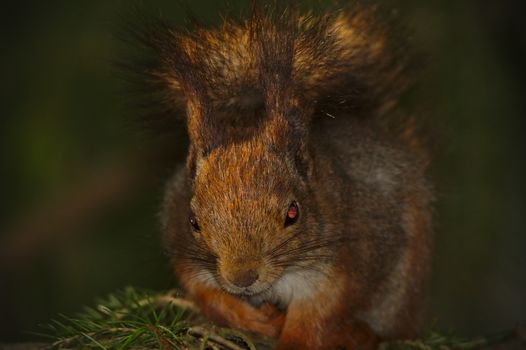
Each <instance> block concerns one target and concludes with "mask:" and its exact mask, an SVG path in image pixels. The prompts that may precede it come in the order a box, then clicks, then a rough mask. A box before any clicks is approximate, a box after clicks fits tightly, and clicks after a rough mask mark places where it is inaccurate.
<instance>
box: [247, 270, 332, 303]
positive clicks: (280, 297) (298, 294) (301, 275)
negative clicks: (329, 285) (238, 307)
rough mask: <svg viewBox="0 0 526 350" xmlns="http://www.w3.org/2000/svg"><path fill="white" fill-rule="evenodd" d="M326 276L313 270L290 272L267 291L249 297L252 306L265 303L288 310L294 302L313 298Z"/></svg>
mask: <svg viewBox="0 0 526 350" xmlns="http://www.w3.org/2000/svg"><path fill="white" fill-rule="evenodd" d="M325 278H326V274H324V273H321V272H319V271H312V270H296V271H288V272H285V273H284V274H283V276H281V277H280V278H279V279H278V280H277V281H276V282H275V283H274V285H273V286H272V287H270V288H269V289H267V290H266V291H264V292H262V293H260V294H256V295H252V296H249V297H248V300H249V301H250V303H251V304H254V305H261V304H262V303H264V302H270V303H272V304H277V305H278V306H279V307H282V308H286V307H287V306H288V305H289V304H290V303H291V302H292V301H299V300H303V299H309V298H311V297H313V296H314V295H315V294H317V292H318V291H319V288H320V286H321V285H322V284H323V283H321V282H322V280H323V279H325Z"/></svg>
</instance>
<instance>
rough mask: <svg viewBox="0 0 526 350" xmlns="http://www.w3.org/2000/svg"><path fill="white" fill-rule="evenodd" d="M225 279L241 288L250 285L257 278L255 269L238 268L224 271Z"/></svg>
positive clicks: (257, 274)
mask: <svg viewBox="0 0 526 350" xmlns="http://www.w3.org/2000/svg"><path fill="white" fill-rule="evenodd" d="M224 277H225V279H226V280H227V281H228V282H230V283H232V284H233V285H235V286H237V287H241V288H246V287H250V286H251V285H253V284H254V282H256V281H257V279H258V278H259V273H258V272H257V271H256V270H255V269H250V268H249V269H246V268H239V269H234V270H231V271H229V272H228V273H225V276H224Z"/></svg>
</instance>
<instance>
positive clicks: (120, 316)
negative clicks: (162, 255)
mask: <svg viewBox="0 0 526 350" xmlns="http://www.w3.org/2000/svg"><path fill="white" fill-rule="evenodd" d="M44 333H45V334H43V336H46V337H47V338H49V339H50V342H51V343H50V345H49V346H48V347H47V348H48V349H99V350H102V349H123V350H124V349H167V350H179V349H188V350H208V349H211V350H256V349H257V350H261V349H270V348H272V344H273V342H272V341H270V340H268V339H256V338H253V337H251V336H249V335H247V334H245V333H243V332H240V331H237V330H232V329H226V328H219V327H216V326H213V325H211V324H210V323H207V322H206V320H204V319H203V318H202V317H200V316H199V314H198V312H197V309H196V308H195V306H194V305H193V304H192V303H190V302H188V301H187V300H184V299H182V298H181V297H180V296H179V294H178V293H177V292H176V291H169V292H166V293H156V292H151V291H140V290H137V289H135V288H132V287H128V288H125V289H124V290H123V291H121V292H118V293H115V294H112V295H109V296H108V297H107V298H105V299H100V300H97V303H96V306H95V307H86V308H85V309H84V311H83V312H82V313H79V314H78V315H76V316H75V317H69V316H65V315H60V317H59V318H58V319H57V320H53V321H51V322H50V323H49V324H48V325H46V326H45V332H44ZM517 334H518V330H517V331H513V332H507V333H503V334H500V335H497V336H494V337H480V338H475V339H463V338H458V337H454V336H449V335H443V334H439V333H436V332H432V333H429V334H428V335H427V336H426V337H423V338H420V339H413V340H407V341H398V342H392V343H386V344H382V346H381V348H382V349H383V350H405V349H408V350H435V349H437V350H448V349H481V348H488V347H490V346H491V345H492V344H501V343H503V342H506V341H508V340H509V339H512V338H516V337H517ZM522 341H524V339H523V340H522Z"/></svg>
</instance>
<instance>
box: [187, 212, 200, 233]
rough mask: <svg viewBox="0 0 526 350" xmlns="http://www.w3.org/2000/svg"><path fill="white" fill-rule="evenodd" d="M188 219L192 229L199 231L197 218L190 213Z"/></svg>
mask: <svg viewBox="0 0 526 350" xmlns="http://www.w3.org/2000/svg"><path fill="white" fill-rule="evenodd" d="M188 220H189V221H190V225H192V228H193V229H194V231H196V232H199V231H200V229H199V224H198V223H197V219H196V218H195V215H194V214H191V215H190V217H189V219H188Z"/></svg>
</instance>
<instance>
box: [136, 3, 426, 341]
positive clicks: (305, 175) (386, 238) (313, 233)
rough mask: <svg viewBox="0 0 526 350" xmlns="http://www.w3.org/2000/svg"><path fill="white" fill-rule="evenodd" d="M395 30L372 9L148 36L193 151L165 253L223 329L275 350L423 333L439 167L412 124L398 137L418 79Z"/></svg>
mask: <svg viewBox="0 0 526 350" xmlns="http://www.w3.org/2000/svg"><path fill="white" fill-rule="evenodd" d="M384 23H385V22H381V21H378V20H377V16H376V14H375V9H374V8H364V7H353V8H350V9H347V10H342V11H336V12H335V13H331V14H329V13H327V14H324V15H316V16H315V15H313V14H301V13H300V12H299V11H297V10H294V9H290V8H285V9H277V8H276V7H269V8H263V9H261V8H255V9H254V11H253V14H252V16H251V17H250V18H249V19H247V20H245V21H234V20H229V19H225V20H224V22H223V23H222V25H220V26H219V27H218V28H211V29H208V28H202V27H198V28H195V29H194V30H193V31H185V30H181V29H174V28H171V27H169V26H167V25H165V24H159V23H158V24H155V25H153V26H151V27H150V29H151V30H150V31H147V32H149V33H150V34H144V33H143V34H142V35H141V36H140V38H141V40H142V42H143V43H145V44H147V45H148V46H149V47H150V48H152V49H154V51H155V52H156V54H157V55H158V65H157V66H156V67H154V68H152V69H150V70H148V71H147V74H148V75H149V77H150V78H151V81H153V82H155V83H156V84H157V85H156V86H157V87H163V89H162V90H160V93H159V95H160V96H162V100H163V101H162V103H164V105H165V106H167V108H169V109H173V110H177V111H184V113H183V114H182V115H184V116H185V120H186V123H187V130H188V135H189V138H190V147H189V154H188V158H187V164H186V167H185V168H184V169H181V170H179V171H177V173H176V175H175V176H174V178H173V179H172V180H171V181H170V183H169V185H168V187H167V191H166V196H165V203H164V207H163V213H162V218H163V231H164V236H165V243H166V247H167V251H168V252H169V253H170V255H171V256H172V264H173V267H174V271H175V272H176V274H177V276H178V278H179V281H180V283H181V285H182V286H183V287H184V288H185V290H186V292H187V296H188V297H189V298H191V299H193V300H194V301H196V302H197V303H198V304H199V305H200V307H201V309H202V310H203V312H204V313H205V314H206V315H208V316H209V317H210V318H211V319H212V320H215V321H216V322H219V323H224V324H226V325H229V326H232V327H238V328H241V329H245V330H249V331H254V332H258V333H260V334H263V335H266V336H271V337H276V338H278V345H277V349H337V348H338V349H339V348H346V349H355V348H360V349H363V348H372V347H374V346H375V344H376V343H377V342H378V341H379V340H382V339H390V338H402V337H409V336H412V335H414V334H416V332H417V331H418V329H419V327H420V326H421V324H422V317H423V311H424V306H423V301H424V299H425V298H424V296H425V293H424V289H425V288H424V286H425V280H426V278H427V275H428V268H429V256H430V236H431V227H430V226H431V224H430V209H429V207H430V201H431V199H432V191H431V189H430V185H429V184H428V182H427V181H426V170H427V164H428V157H427V153H426V151H425V149H424V148H423V147H422V146H421V142H420V139H419V138H418V137H417V136H416V135H415V133H414V131H413V130H414V128H413V127H411V124H410V123H408V122H406V123H403V124H401V125H400V127H399V128H397V130H398V131H396V132H394V131H393V130H392V129H391V128H390V126H389V125H392V124H390V122H389V121H390V120H398V119H397V118H395V116H396V115H398V114H399V112H398V111H397V105H398V101H399V98H400V96H401V94H402V93H403V92H404V91H405V90H406V88H407V86H408V83H409V78H408V75H407V74H406V73H407V69H406V67H407V59H405V58H404V57H403V55H401V54H400V53H401V48H402V47H401V46H397V45H396V43H397V41H393V40H392V35H390V27H389V26H387V25H386V24H384ZM293 202H295V203H297V205H298V207H299V218H298V220H297V222H295V223H294V224H292V225H284V222H285V216H286V214H287V210H288V207H289V205H290V204H291V203H293ZM189 216H190V217H191V218H192V220H191V221H192V224H190V223H189ZM240 281H241V282H240ZM246 281H249V282H247V283H245V282H246Z"/></svg>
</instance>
